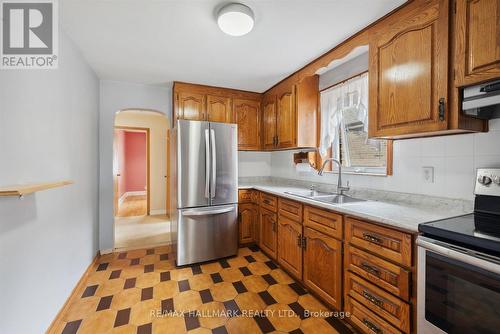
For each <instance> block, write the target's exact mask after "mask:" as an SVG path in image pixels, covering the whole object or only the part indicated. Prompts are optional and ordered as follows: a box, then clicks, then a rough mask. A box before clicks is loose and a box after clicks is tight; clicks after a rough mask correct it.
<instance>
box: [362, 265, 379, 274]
mask: <svg viewBox="0 0 500 334" xmlns="http://www.w3.org/2000/svg"><path fill="white" fill-rule="evenodd" d="M361 268H363V269H364V270H366V271H367V272H369V273H370V274H373V275H375V276H380V270H379V269H377V268H376V267H374V266H371V265H369V264H368V263H364V262H363V263H361Z"/></svg>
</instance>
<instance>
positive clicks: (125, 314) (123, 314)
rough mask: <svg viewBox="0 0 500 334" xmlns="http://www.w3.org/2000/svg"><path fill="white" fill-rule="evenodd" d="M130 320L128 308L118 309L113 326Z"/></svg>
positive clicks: (125, 323) (124, 323)
mask: <svg viewBox="0 0 500 334" xmlns="http://www.w3.org/2000/svg"><path fill="white" fill-rule="evenodd" d="M129 321H130V308H125V309H122V310H118V312H117V313H116V318H115V324H114V325H113V327H120V326H123V325H127V324H128V323H129Z"/></svg>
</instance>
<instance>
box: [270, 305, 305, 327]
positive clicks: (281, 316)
mask: <svg viewBox="0 0 500 334" xmlns="http://www.w3.org/2000/svg"><path fill="white" fill-rule="evenodd" d="M266 310H267V311H271V312H268V313H267V314H269V316H268V319H269V321H271V323H272V324H273V326H274V328H275V329H276V330H278V331H283V332H289V331H292V330H294V329H297V328H299V327H300V318H299V317H298V316H297V315H296V314H295V312H293V311H292V309H291V308H290V307H288V305H286V304H274V305H271V306H268V307H267V309H266Z"/></svg>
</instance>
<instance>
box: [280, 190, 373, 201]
mask: <svg viewBox="0 0 500 334" xmlns="http://www.w3.org/2000/svg"><path fill="white" fill-rule="evenodd" d="M285 193H286V194H290V195H294V196H299V197H304V198H308V199H311V200H314V201H318V202H323V203H329V204H346V203H356V202H365V200H364V199H359V198H354V197H351V196H347V195H339V194H335V193H329V192H322V191H317V190H299V191H285Z"/></svg>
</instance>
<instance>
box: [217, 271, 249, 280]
mask: <svg viewBox="0 0 500 334" xmlns="http://www.w3.org/2000/svg"><path fill="white" fill-rule="evenodd" d="M220 275H221V276H222V279H223V280H224V282H236V281H241V280H242V279H243V277H244V276H243V274H242V273H241V271H240V270H239V269H238V268H225V269H222V270H221V272H220Z"/></svg>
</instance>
